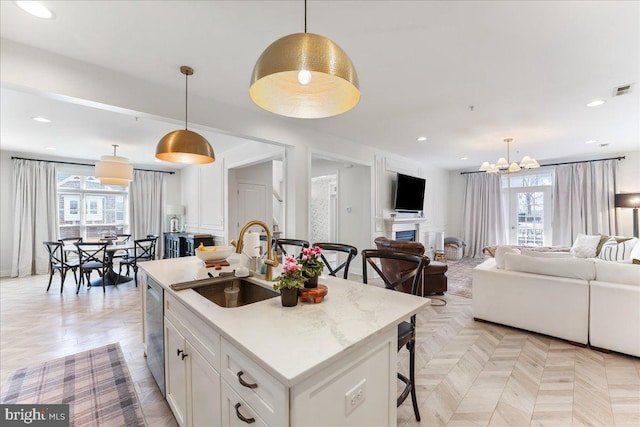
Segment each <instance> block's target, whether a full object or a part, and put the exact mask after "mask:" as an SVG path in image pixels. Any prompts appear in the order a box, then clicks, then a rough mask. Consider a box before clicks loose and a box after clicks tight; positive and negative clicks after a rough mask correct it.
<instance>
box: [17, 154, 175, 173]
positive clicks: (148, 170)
mask: <svg viewBox="0 0 640 427" xmlns="http://www.w3.org/2000/svg"><path fill="white" fill-rule="evenodd" d="M11 158H12V159H18V160H31V161H32V162H47V163H60V164H63V165H76V166H95V165H92V164H90V163H76V162H61V161H59V160H40V159H29V158H26V157H15V156H11ZM133 170H137V171H144V172H160V173H168V174H170V175H173V174H175V172H172V171H154V170H151V169H138V168H133Z"/></svg>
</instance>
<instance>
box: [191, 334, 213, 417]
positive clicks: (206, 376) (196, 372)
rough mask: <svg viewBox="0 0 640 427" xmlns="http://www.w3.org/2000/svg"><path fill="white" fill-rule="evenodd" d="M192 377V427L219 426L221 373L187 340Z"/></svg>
mask: <svg viewBox="0 0 640 427" xmlns="http://www.w3.org/2000/svg"><path fill="white" fill-rule="evenodd" d="M187 351H188V352H189V353H188V354H189V356H188V357H189V366H190V377H191V399H190V400H191V413H190V417H189V419H190V422H189V424H190V425H191V426H192V427H207V426H217V425H220V423H221V418H220V374H219V373H218V372H216V370H215V369H213V367H212V366H211V365H209V362H207V360H206V359H205V358H204V357H202V355H201V354H200V353H199V352H198V350H196V349H195V347H193V346H192V345H191V344H190V343H189V342H188V341H187Z"/></svg>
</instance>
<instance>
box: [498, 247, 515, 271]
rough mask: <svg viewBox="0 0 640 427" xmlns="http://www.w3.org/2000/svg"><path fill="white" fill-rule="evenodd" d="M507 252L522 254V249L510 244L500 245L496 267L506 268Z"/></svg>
mask: <svg viewBox="0 0 640 427" xmlns="http://www.w3.org/2000/svg"><path fill="white" fill-rule="evenodd" d="M505 254H518V255H519V254H520V249H516V248H512V247H510V246H498V247H497V248H496V253H495V256H494V258H495V259H496V267H497V268H499V269H501V270H504V255H505Z"/></svg>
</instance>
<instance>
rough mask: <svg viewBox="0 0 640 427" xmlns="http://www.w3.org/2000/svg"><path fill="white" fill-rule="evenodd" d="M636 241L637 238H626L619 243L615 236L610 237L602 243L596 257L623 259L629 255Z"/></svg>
mask: <svg viewBox="0 0 640 427" xmlns="http://www.w3.org/2000/svg"><path fill="white" fill-rule="evenodd" d="M637 242H638V239H637V238H635V237H634V238H632V239H627V240H624V241H622V242H620V243H618V241H617V240H616V238H615V237H612V238H610V239H609V240H607V242H606V243H605V244H604V245H602V249H601V250H600V254H599V255H598V258H600V259H603V260H605V261H624V260H627V259H629V258H630V257H631V251H632V250H633V248H634V246H636V243H637Z"/></svg>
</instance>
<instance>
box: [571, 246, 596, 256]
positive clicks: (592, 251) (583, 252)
mask: <svg viewBox="0 0 640 427" xmlns="http://www.w3.org/2000/svg"><path fill="white" fill-rule="evenodd" d="M571 253H572V254H573V255H574V256H575V257H576V258H595V257H596V254H597V251H596V248H594V247H591V246H576V247H574V248H571Z"/></svg>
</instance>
